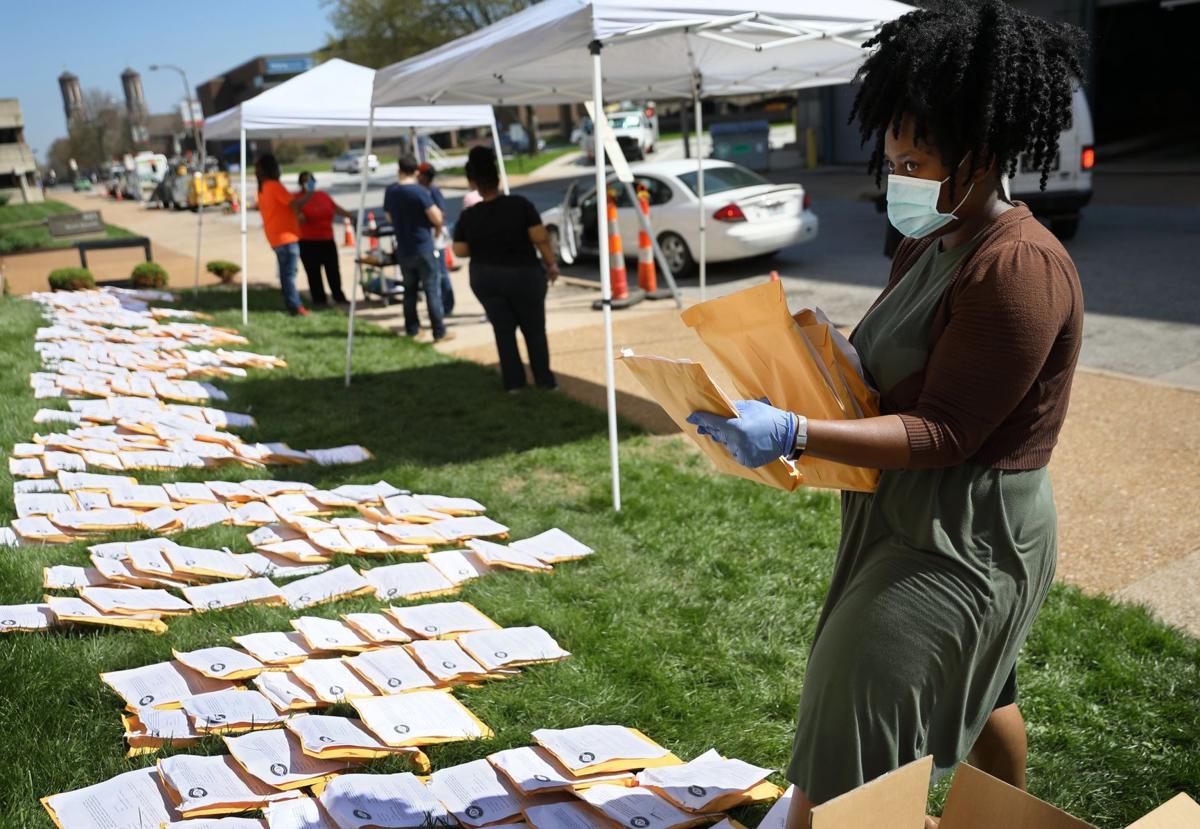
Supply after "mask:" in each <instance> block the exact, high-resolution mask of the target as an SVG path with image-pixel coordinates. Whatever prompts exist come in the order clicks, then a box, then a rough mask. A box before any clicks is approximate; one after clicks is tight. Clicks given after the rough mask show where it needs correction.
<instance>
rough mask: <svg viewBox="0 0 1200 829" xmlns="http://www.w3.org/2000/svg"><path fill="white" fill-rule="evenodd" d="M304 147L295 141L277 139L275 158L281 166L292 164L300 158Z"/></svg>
mask: <svg viewBox="0 0 1200 829" xmlns="http://www.w3.org/2000/svg"><path fill="white" fill-rule="evenodd" d="M303 149H304V148H303V147H301V146H300V145H299V144H297V143H296V142H295V141H276V142H275V160H276V161H278V162H279V164H280V166H283V165H285V164H291V163H292V162H294V161H299V160H300V154H301V152H302V151H303Z"/></svg>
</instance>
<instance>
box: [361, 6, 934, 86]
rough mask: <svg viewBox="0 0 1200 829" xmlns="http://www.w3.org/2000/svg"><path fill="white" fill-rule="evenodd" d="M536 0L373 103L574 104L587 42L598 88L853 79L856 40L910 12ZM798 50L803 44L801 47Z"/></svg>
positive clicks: (419, 68)
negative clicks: (596, 64) (594, 52)
mask: <svg viewBox="0 0 1200 829" xmlns="http://www.w3.org/2000/svg"><path fill="white" fill-rule="evenodd" d="M738 5H739V4H736V3H730V2H729V0H544V2H541V3H538V4H536V5H534V6H532V7H530V8H528V9H525V10H524V11H522V12H520V13H518V14H515V15H512V16H510V17H507V18H505V19H503V20H501V21H499V22H497V23H495V24H493V25H491V26H488V27H486V28H484V29H480V30H479V31H477V32H473V33H472V34H469V35H466V36H465V37H461V38H459V39H457V40H454V41H452V42H450V43H447V44H446V45H444V46H441V47H439V48H437V49H434V50H432V51H430V52H426V53H425V54H423V55H420V56H418V57H414V58H410V59H409V60H406V61H402V62H400V63H396V64H393V65H391V66H388V67H385V68H383V69H380V70H379V71H378V72H377V73H376V74H375V94H374V98H373V102H374V104H375V105H376V106H399V105H405V104H410V105H412V104H430V103H446V104H469V103H488V104H502V105H512V104H526V103H572V102H577V101H583V100H588V99H590V98H591V95H592V67H591V65H590V64H589V62H588V61H587V60H586V59H585V58H584V56H585V55H586V54H587V49H588V45H589V44H590V43H591V42H593V41H599V42H600V43H601V44H602V45H603V53H602V54H603V59H604V77H603V83H604V90H605V95H606V97H607V98H609V99H610V100H616V99H620V98H656V99H660V100H662V99H670V98H691V97H692V94H693V92H694V91H695V87H696V85H697V84H698V86H699V93H700V95H701V97H705V96H712V95H740V94H750V93H762V92H774V91H778V90H783V89H799V88H803V87H808V86H824V85H827V84H836V83H845V82H848V81H850V80H851V79H852V78H853V76H854V72H855V71H856V70H857V69H858V66H859V64H860V63H861V61H862V59H863V50H862V43H863V42H864V41H866V40H867V39H868V38H870V37H871V36H872V35H873V34H874V33H875V31H876V30H877V29H878V27H879V26H880V24H881V23H883V22H885V21H888V20H893V19H895V18H896V17H899V16H900V15H902V14H905V13H906V12H909V11H912V10H913V7H911V6H908V5H905V4H904V3H899V2H894V0H758V2H756V3H755V4H754V6H753V8H754V11H745V10H744V9H745V8H746V6H744V5H742V6H741V8H738ZM797 47H802V48H797Z"/></svg>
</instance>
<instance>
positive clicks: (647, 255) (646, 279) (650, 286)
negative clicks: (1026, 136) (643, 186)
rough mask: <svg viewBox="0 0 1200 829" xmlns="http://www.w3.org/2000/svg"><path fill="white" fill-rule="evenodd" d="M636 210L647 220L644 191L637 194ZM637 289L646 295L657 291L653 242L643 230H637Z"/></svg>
mask: <svg viewBox="0 0 1200 829" xmlns="http://www.w3.org/2000/svg"><path fill="white" fill-rule="evenodd" d="M638 208H639V209H640V210H641V211H642V215H643V216H645V217H646V218H647V219H648V218H649V217H650V194H649V193H648V192H646V191H645V190H642V191H640V192H639V193H638ZM638 287H640V288H641V289H642V290H643V291H645V292H646V293H647V294H653V293H654V292H655V291H657V290H658V274H657V273H655V270H654V242H652V241H651V240H650V234H649V233H647V232H646V231H645V229H644V228H639V229H638Z"/></svg>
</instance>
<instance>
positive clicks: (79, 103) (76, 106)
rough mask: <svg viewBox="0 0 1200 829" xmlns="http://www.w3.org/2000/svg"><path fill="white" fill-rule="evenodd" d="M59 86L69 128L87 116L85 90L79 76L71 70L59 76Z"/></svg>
mask: <svg viewBox="0 0 1200 829" xmlns="http://www.w3.org/2000/svg"><path fill="white" fill-rule="evenodd" d="M58 88H59V89H60V90H61V91H62V99H63V115H65V116H66V118H67V129H70V128H71V127H73V126H75V124H76V122H78V121H81V120H83V118H84V117H85V115H84V111H83V90H82V89H80V87H79V78H78V77H77V76H76V75H74V74H72V73H70V72H63V73H62V74H61V75H59V76H58Z"/></svg>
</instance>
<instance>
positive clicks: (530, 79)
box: [371, 0, 913, 510]
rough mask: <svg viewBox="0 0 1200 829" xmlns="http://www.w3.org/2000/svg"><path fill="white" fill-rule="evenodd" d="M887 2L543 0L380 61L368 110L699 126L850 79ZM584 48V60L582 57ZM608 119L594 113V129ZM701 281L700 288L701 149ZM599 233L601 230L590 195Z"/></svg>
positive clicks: (612, 404)
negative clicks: (613, 113)
mask: <svg viewBox="0 0 1200 829" xmlns="http://www.w3.org/2000/svg"><path fill="white" fill-rule="evenodd" d="M912 10H913V9H912V7H911V6H907V5H905V4H903V3H898V2H894V0H754V3H753V5H752V6H750V7H749V8H747V5H746V4H733V3H730V2H728V0H544V2H541V3H538V4H536V5H534V6H532V7H530V8H528V9H525V10H524V11H522V12H519V13H517V14H514V15H512V16H510V17H507V18H505V19H504V20H501V21H499V22H497V23H495V24H493V25H491V26H488V27H486V28H483V29H480V30H479V31H477V32H474V33H472V34H470V35H466V36H465V37H461V38H459V39H457V40H454V41H451V42H450V43H447V44H445V45H444V46H441V47H439V48H437V49H433V50H431V51H429V52H427V53H425V54H423V55H419V56H417V57H414V58H411V59H409V60H406V61H402V62H400V63H396V64H393V65H391V66H388V67H385V68H383V69H380V70H379V71H378V72H377V73H376V75H375V93H374V95H373V96H372V99H371V103H372V105H373V106H375V107H388V106H399V105H404V104H468V103H476V104H478V103H488V104H493V105H516V104H533V103H576V102H580V101H585V100H589V99H590V100H591V101H592V102H593V106H594V108H595V111H596V112H603V111H604V99H605V92H607V93H608V94H609V96H611V97H613V98H617V99H624V98H635V99H637V98H654V99H657V100H660V101H661V100H664V99H668V98H684V99H687V98H691V99H692V100H693V104H694V107H695V111H696V122H697V127H698V131H699V132H701V133H702V130H703V127H702V121H701V111H700V101H701V99H702V98H703V97H705V96H714V95H717V96H719V95H744V94H751V93H764V92H775V91H780V90H785V89H800V88H804V87H813V86H823V85H827V84H838V83H846V82H849V81H850V80H852V79H853V77H854V73H855V71H856V70H857V69H858V66H859V65H860V63H861V61H862V60H863V57H864V54H863V50H862V44H863V42H864V41H866V40H867V39H869V38H870V37H871V36H872V35H873V34H874V33H875V32H876V31H877V30H878V28H879V26H880V25H881V24H882V23H884V22H885V21H888V20H892V19H894V18H896V17H899V16H900V15H902V14H905V13H907V12H909V11H912ZM586 54H590V55H591V60H590V61H588V60H585V55H586ZM606 127H607V125H606V124H605V122H604V119H603V118H599V119H597V123H596V129H597V130H600V129H604V128H606ZM697 156H698V158H697V165H698V175H697V179H698V180H697V189H698V195H699V197H700V200H701V207H700V211H699V226H700V251H699V257H698V259H699V261H700V287H701V297H702V298H703V296H704V286H705V277H706V270H705V269H706V265H705V261H704V254H705V251H704V225H705V215H704V207H703V198H704V174H703V167H702V166H700V165H701V160H702V153H699V152H698V153H697ZM604 188H605V163H604V142H603V141H600V140H597V141H596V192H597V193H601V192H604ZM596 212H597V226H598V233H599V238H600V239H604V238H606V237H607V235H608V220H607V214H606V212H605V207H604V203H603V202H602V201H601V200H600V199H597V200H596ZM608 268H609V263H608V251H607V249H606V248H605V246H604V245H600V279H601V296H602V300H603V307H604V328H605V376H606V383H607V398H608V429H609V444H610V455H611V464H612V493H613V508H614V509H617V510H619V509H620V508H621V490H620V468H619V461H618V454H617V419H616V389H615V386H614V376H613V375H614V365H613V342H612V308H611V301H612V287H611V284H610V282H609V270H608Z"/></svg>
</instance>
